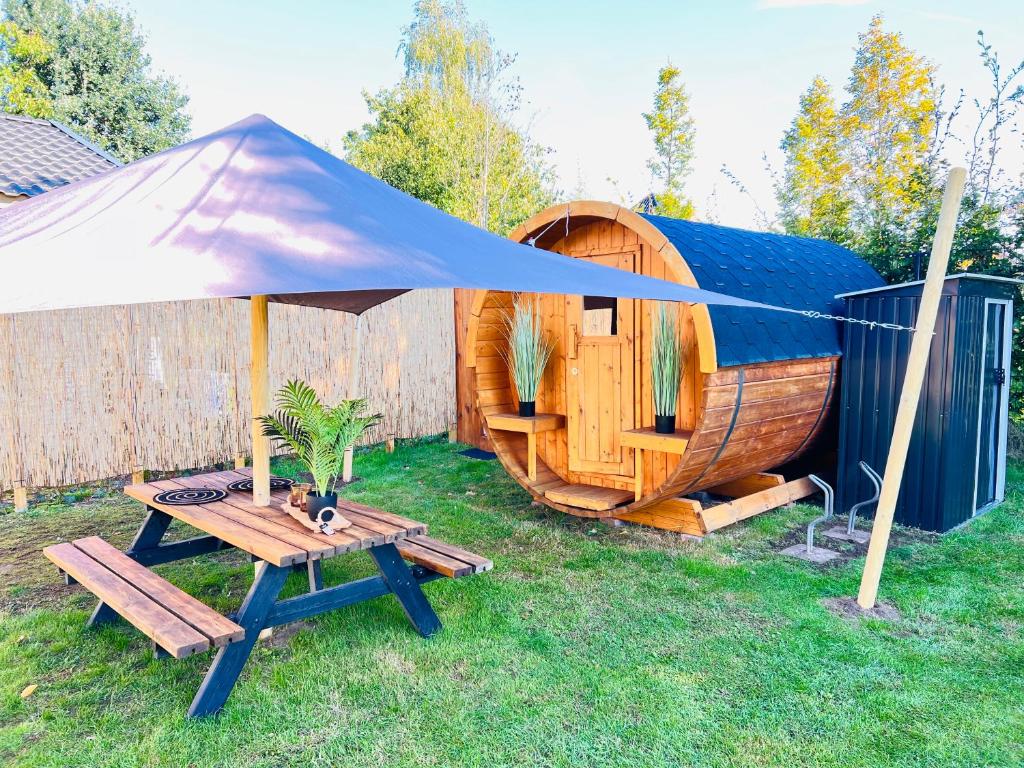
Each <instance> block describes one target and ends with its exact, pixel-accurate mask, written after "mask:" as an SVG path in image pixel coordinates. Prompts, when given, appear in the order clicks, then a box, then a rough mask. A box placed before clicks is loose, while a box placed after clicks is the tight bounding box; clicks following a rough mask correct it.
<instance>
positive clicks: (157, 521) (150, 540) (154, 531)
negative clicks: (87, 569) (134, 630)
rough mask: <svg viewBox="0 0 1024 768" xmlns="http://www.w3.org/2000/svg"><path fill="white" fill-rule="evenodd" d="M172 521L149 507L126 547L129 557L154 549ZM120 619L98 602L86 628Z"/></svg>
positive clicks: (108, 607) (169, 517) (115, 613)
mask: <svg viewBox="0 0 1024 768" xmlns="http://www.w3.org/2000/svg"><path fill="white" fill-rule="evenodd" d="M172 519H173V518H172V517H171V516H170V515H168V514H167V513H166V512H161V511H160V510H159V509H153V508H152V507H149V513H148V514H147V515H146V519H145V520H143V521H142V525H141V526H139V531H138V533H136V534H135V539H134V540H132V544H131V546H130V547H128V554H129V555H131V554H132V553H133V552H135V551H137V550H140V549H154V548H156V546H157V545H158V544H159V543H160V539H162V538H163V536H164V534H165V533H166V532H167V527H168V526H169V525H170V524H171V520H172ZM120 618H121V617H120V616H119V615H118V614H117V611H115V610H114V609H113V608H111V607H110V606H109V605H107V604H106V603H104V602H103V601H102V600H100V601H99V602H98V603H97V604H96V609H95V610H94V611H93V612H92V616H90V617H89V621H88V622H86V626H88V627H95V626H98V625H100V624H110V623H111V622H113V621H117V620H118V619H120Z"/></svg>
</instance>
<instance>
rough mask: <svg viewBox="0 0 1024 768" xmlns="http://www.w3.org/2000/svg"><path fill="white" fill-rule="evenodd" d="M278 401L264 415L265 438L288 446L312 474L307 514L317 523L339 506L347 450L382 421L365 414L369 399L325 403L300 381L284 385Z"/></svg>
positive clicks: (376, 415)
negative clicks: (341, 475) (324, 512)
mask: <svg viewBox="0 0 1024 768" xmlns="http://www.w3.org/2000/svg"><path fill="white" fill-rule="evenodd" d="M276 400H277V410H276V411H275V412H274V413H273V414H271V415H269V416H261V417H260V423H261V424H262V425H263V436H264V437H269V438H270V439H271V440H273V441H274V443H275V444H277V445H278V446H285V447H287V448H288V449H289V450H290V451H291V452H292V453H294V454H295V457H296V458H297V459H298V460H299V461H300V462H301V463H302V464H303V465H304V466H305V467H306V469H308V470H309V473H310V474H311V475H312V476H313V487H312V488H311V489H310V491H309V494H308V495H307V497H306V512H307V514H308V515H309V519H310V520H313V521H317V520H319V519H320V513H321V512H322V511H323V510H326V509H334V508H336V507H337V505H338V494H337V493H336V492H335V485H336V483H337V481H338V476H339V475H340V474H341V472H342V466H343V464H344V461H345V449H346V448H348V447H349V446H350V445H352V444H353V443H355V441H356V440H358V439H359V437H360V435H362V434H363V432H365V431H366V430H367V429H369V428H370V427H372V426H373V425H374V424H376V423H377V422H379V421H380V418H381V415H380V414H379V413H378V414H373V415H367V414H366V401H365V400H361V399H360V400H342V401H341V402H340V403H339V404H338V405H335V406H327V405H324V404H323V403H322V402H321V401H320V397H319V395H317V393H316V390H314V389H313V388H312V387H311V386H309V384H307V383H305V382H304V381H299V380H297V379H296V380H293V381H289V382H288V383H287V384H285V385H284V387H282V388H281V389H280V390H279V391H278V393H277V395H276ZM328 519H329V518H328ZM325 522H326V519H325Z"/></svg>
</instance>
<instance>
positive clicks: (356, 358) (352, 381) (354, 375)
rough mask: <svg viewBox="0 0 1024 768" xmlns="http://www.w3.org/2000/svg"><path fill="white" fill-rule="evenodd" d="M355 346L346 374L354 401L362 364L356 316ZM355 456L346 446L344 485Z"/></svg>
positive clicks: (360, 324)
mask: <svg viewBox="0 0 1024 768" xmlns="http://www.w3.org/2000/svg"><path fill="white" fill-rule="evenodd" d="M355 336H356V344H355V351H354V353H353V355H352V367H351V368H350V369H349V372H348V398H349V399H350V400H354V399H355V398H357V397H359V394H358V388H359V374H360V373H361V371H360V367H361V366H362V364H363V316H362V315H357V316H356V330H355ZM354 454H355V446H352V445H350V446H348V447H346V448H345V460H344V461H343V462H342V465H341V480H342V482H344V483H351V482H352V458H353V455H354Z"/></svg>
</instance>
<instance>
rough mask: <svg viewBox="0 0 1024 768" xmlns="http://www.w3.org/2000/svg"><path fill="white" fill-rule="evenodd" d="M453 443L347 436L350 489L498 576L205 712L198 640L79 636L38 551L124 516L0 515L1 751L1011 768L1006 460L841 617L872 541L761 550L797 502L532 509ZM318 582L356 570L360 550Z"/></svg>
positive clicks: (367, 609) (263, 761)
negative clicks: (602, 510) (572, 514)
mask: <svg viewBox="0 0 1024 768" xmlns="http://www.w3.org/2000/svg"><path fill="white" fill-rule="evenodd" d="M458 449H459V448H458V446H449V445H448V444H446V443H421V444H417V445H403V446H400V447H399V449H398V450H397V451H396V452H395V453H394V454H390V455H388V454H385V453H384V452H383V451H380V450H375V451H370V452H365V453H361V454H359V456H357V461H356V471H357V474H361V475H362V476H363V477H364V480H363V481H362V482H359V483H356V484H355V485H353V486H351V487H350V488H349V489H347V490H348V495H350V496H351V497H353V498H356V499H358V500H360V501H363V502H366V503H369V504H374V505H377V506H380V507H383V508H385V509H390V510H393V511H395V512H400V513H404V514H408V515H409V516H411V517H415V518H418V519H421V520H423V521H425V522H427V523H429V524H430V528H431V532H432V533H433V534H434V535H436V536H438V537H439V538H443V539H446V540H448V541H451V542H453V543H457V544H459V545H462V546H465V547H467V548H469V549H472V550H474V551H477V552H480V553H482V554H487V555H489V556H491V557H492V558H493V560H494V562H495V570H494V571H493V572H491V573H487V574H484V575H481V576H474V577H470V578H466V579H461V580H459V581H457V582H456V581H448V580H443V581H439V582H435V583H433V584H430V585H428V586H426V587H425V590H426V591H427V592H428V594H429V595H430V597H431V599H432V600H433V602H434V604H435V607H436V608H437V610H438V613H439V615H440V617H441V620H442V621H443V622H444V624H445V629H444V631H443V632H441V633H440V634H439V635H437V636H435V637H434V638H431V639H430V640H423V639H421V638H420V637H419V636H418V635H416V634H415V633H414V632H413V630H412V629H411V628H410V626H409V625H408V623H407V622H406V620H405V617H404V616H403V614H402V612H401V610H400V608H399V607H398V605H397V603H396V602H395V601H394V599H393V598H381V599H378V600H375V601H372V602H370V603H364V604H362V605H360V606H356V607H354V608H349V609H345V610H342V611H338V612H335V613H333V614H328V615H326V616H322V617H319V618H317V619H315V620H312V621H310V622H308V623H304V624H302V625H299V626H291V627H288V628H286V630H285V631H284V632H280V631H279V632H278V634H276V635H275V637H274V638H273V640H272V641H270V642H261V643H260V644H259V645H258V646H257V649H256V651H255V652H254V654H253V657H252V659H251V660H250V662H249V664H248V666H247V667H246V669H245V671H244V673H243V675H242V678H241V679H240V681H239V684H238V686H237V687H236V688H235V691H234V693H233V694H232V697H231V699H230V700H229V701H228V705H227V708H226V710H225V712H224V713H223V715H222V716H221V717H220V718H219V719H214V720H206V721H196V722H192V721H187V720H186V719H185V718H184V713H185V710H186V708H187V707H188V704H189V702H190V701H191V699H192V696H193V694H194V693H195V690H196V688H197V686H198V685H199V683H200V681H201V680H202V676H203V674H204V672H205V670H206V668H207V666H208V664H209V661H210V658H211V657H210V656H209V655H208V654H203V655H200V656H195V657H192V658H189V659H187V660H184V661H174V660H162V661H156V660H153V659H152V657H151V653H150V650H149V646H148V641H147V640H145V638H143V637H142V636H141V635H140V634H138V633H137V632H135V631H134V630H133V629H132V628H131V627H129V626H126V625H119V626H112V627H105V628H102V629H100V630H86V629H85V628H84V626H83V625H84V622H85V620H86V618H87V616H88V613H89V611H90V610H91V608H92V604H93V600H92V598H91V597H90V596H89V595H88V594H86V593H85V592H84V591H83V590H82V589H81V588H80V587H73V588H69V587H64V586H63V585H60V584H59V582H58V580H57V577H56V574H55V572H54V569H53V568H52V567H50V565H49V563H48V562H46V561H45V560H44V559H43V557H42V555H41V554H40V553H39V550H40V548H41V547H42V546H43V545H45V544H47V543H52V542H54V541H57V540H59V539H62V538H63V539H67V538H74V537H77V536H80V535H85V534H94V533H98V534H99V535H102V536H104V537H105V538H107V539H108V540H109V541H111V542H112V543H114V544H115V545H118V546H124V545H126V544H127V543H128V541H129V540H130V537H131V535H132V533H133V532H134V530H135V528H136V527H137V525H138V523H139V521H140V518H141V514H142V508H141V506H140V505H138V504H136V503H134V502H130V501H127V500H125V499H123V498H121V497H119V496H118V495H109V496H104V497H100V498H92V499H87V500H83V501H79V502H77V503H68V504H60V505H58V504H53V505H49V506H39V507H36V508H33V509H32V510H31V511H30V512H29V513H28V514H27V515H16V514H14V513H12V512H10V509H9V507H8V508H5V510H6V512H7V513H6V514H0V764H2V765H17V766H44V765H45V766H61V767H62V768H63V767H65V766H156V765H166V766H200V767H202V768H206V767H207V766H244V767H245V768H258V767H259V766H285V765H295V766H299V765H302V766H305V765H315V766H345V767H346V768H352V767H354V766H382V765H386V766H503V765H521V766H594V765H615V766H654V765H671V766H786V768H795V766H844V767H847V766H870V767H871V768H878V767H879V766H897V765H898V766H922V767H923V766H1021V765H1024V514H1022V513H1024V497H1022V490H1024V472H1022V469H1021V468H1020V467H1013V468H1011V474H1010V478H1009V481H1010V482H1009V486H1010V493H1009V499H1008V502H1007V503H1006V504H1004V505H1003V506H1002V507H1001V508H999V509H997V510H996V511H994V512H992V513H991V514H989V515H987V516H986V517H984V518H982V519H979V520H977V521H975V522H974V523H973V524H972V525H970V526H967V527H966V528H965V529H963V530H961V531H958V532H954V533H951V534H949V535H947V536H945V537H942V538H939V537H933V536H930V535H923V534H917V533H913V532H909V531H897V535H896V541H895V548H894V549H893V550H892V551H891V553H890V557H889V561H888V564H887V566H886V570H885V575H884V578H883V585H882V596H883V598H884V599H885V600H886V601H887V602H889V603H891V604H893V605H894V606H896V607H897V608H898V609H899V611H900V614H901V616H902V617H901V618H899V619H897V620H892V621H882V620H859V619H854V620H849V619H844V618H841V617H838V616H836V615H833V614H832V613H831V612H830V611H829V610H828V609H827V608H826V607H825V606H824V605H823V604H822V601H823V599H826V598H829V597H834V596H845V595H853V594H854V593H855V592H856V587H857V584H858V576H859V573H860V568H861V565H862V562H863V560H862V558H861V557H857V556H854V557H851V558H848V559H846V560H844V561H843V562H842V563H841V564H840V565H838V566H831V567H821V566H813V565H809V564H806V563H802V562H799V561H796V560H792V559H788V558H785V557H783V556H780V555H777V554H775V551H776V550H777V549H780V548H781V546H782V545H784V544H788V543H792V542H793V541H795V540H796V538H798V536H799V534H800V532H801V531H802V527H803V526H804V525H805V524H806V522H807V521H808V520H810V519H811V517H813V516H814V515H815V514H817V513H818V512H819V511H820V510H818V509H816V508H814V507H811V506H804V505H798V506H796V507H793V508H791V509H786V510H777V511H774V512H769V513H766V514H765V515H762V516H760V517H758V518H754V519H752V520H750V521H748V522H746V523H741V524H739V525H736V526H732V527H731V528H727V529H725V530H723V531H721V532H719V533H716V534H714V535H712V536H711V537H709V538H708V539H707V540H705V541H704V542H703V543H697V542H691V541H684V540H682V539H680V538H679V537H678V536H674V535H671V534H665V533H658V532H654V531H651V530H649V529H643V528H639V527H627V528H611V527H606V526H603V525H600V524H598V525H595V524H593V522H591V521H582V520H577V519H571V518H567V517H564V516H561V515H559V514H557V513H554V512H550V511H549V510H546V509H544V508H540V507H534V506H531V504H530V499H529V497H528V496H527V495H526V494H525V493H524V492H523V491H522V490H520V489H519V487H518V486H517V485H516V484H515V483H514V482H513V481H512V480H511V479H510V478H509V477H507V476H506V475H505V473H504V472H503V471H502V469H501V467H500V466H499V465H498V464H497V463H496V462H479V461H473V460H470V459H466V458H463V457H461V456H459V455H458V453H457V452H458ZM289 469H293V468H290V467H288V466H285V465H280V466H278V467H276V468H275V471H278V472H285V473H286V472H288V471H289ZM172 531H174V532H177V533H180V534H182V535H185V534H186V529H172ZM854 555H856V553H854ZM157 570H159V571H160V572H161V573H162V574H163V575H164V576H166V577H168V578H169V579H171V580H172V581H174V582H175V583H176V584H178V585H179V586H181V587H183V588H184V589H186V590H187V591H189V592H191V593H192V594H195V595H197V596H199V597H201V598H202V599H203V600H204V601H206V602H207V603H209V604H211V605H213V606H215V607H217V608H220V609H223V610H229V609H233V608H235V607H236V606H237V604H238V602H239V601H240V600H241V597H242V596H243V595H244V593H245V590H246V589H247V588H248V584H249V580H250V579H251V573H252V566H251V565H249V564H248V562H247V561H246V560H245V559H244V558H243V556H241V555H240V554H239V553H237V552H226V553H223V554H220V555H217V556H211V557H206V558H201V559H199V560H195V561H186V562H182V563H176V564H170V565H167V566H162V567H160V568H158V569H157ZM324 571H325V580H326V581H327V582H328V583H332V582H340V581H341V580H348V579H351V578H354V577H358V576H363V575H367V574H369V573H370V572H371V566H370V561H369V557H368V556H366V555H365V554H356V555H350V556H346V557H340V558H336V559H333V560H330V561H328V562H327V563H326V565H325V567H324ZM302 582H303V579H302V578H301V577H300V575H296V576H293V577H292V579H291V581H290V582H289V585H288V587H287V589H288V590H290V591H293V592H297V591H299V590H300V588H301V587H302ZM29 684H37V685H38V686H39V687H38V689H37V690H36V691H35V693H33V694H32V695H31V696H29V697H28V698H26V699H22V698H21V697H20V696H19V693H20V692H21V691H22V689H23V688H24V687H25V686H27V685H29Z"/></svg>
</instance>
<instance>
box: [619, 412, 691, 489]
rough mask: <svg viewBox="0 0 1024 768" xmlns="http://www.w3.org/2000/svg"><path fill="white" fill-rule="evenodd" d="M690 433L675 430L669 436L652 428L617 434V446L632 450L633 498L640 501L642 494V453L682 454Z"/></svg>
mask: <svg viewBox="0 0 1024 768" xmlns="http://www.w3.org/2000/svg"><path fill="white" fill-rule="evenodd" d="M692 435H693V433H692V432H683V431H681V430H678V429H677V430H676V431H675V432H673V433H672V434H671V435H668V434H662V433H660V432H655V431H654V427H646V428H644V429H630V430H627V431H626V432H620V433H619V444H620V445H622V446H623V447H625V448H632V449H633V483H634V491H633V498H634V499H635V500H636V501H640V498H641V497H642V496H643V492H644V451H661V452H662V453H675V454H680V455H681V454H683V453H684V452H685V451H686V446H687V445H688V444H689V442H690V437H691V436H692Z"/></svg>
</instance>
